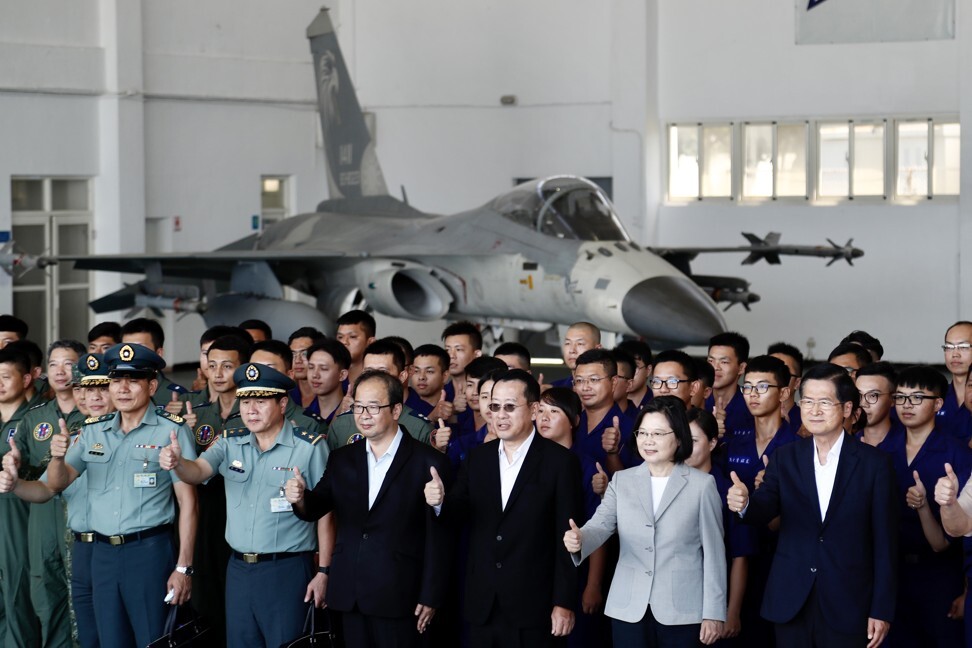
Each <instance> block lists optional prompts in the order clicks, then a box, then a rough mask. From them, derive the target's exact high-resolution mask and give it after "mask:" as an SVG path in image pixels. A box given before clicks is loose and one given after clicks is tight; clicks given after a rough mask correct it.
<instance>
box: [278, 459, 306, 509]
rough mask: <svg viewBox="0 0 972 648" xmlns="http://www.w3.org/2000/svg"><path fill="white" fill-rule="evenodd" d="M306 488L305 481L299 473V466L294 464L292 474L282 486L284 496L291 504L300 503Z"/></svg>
mask: <svg viewBox="0 0 972 648" xmlns="http://www.w3.org/2000/svg"><path fill="white" fill-rule="evenodd" d="M305 490H307V482H305V481H304V478H303V477H302V476H301V474H300V468H298V467H297V466H294V476H293V477H291V478H290V479H288V480H287V484H286V485H285V486H284V497H286V498H287V501H288V502H290V503H291V504H300V503H301V502H303V501H304V491H305Z"/></svg>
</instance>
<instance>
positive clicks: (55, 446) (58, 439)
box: [50, 419, 71, 459]
mask: <svg viewBox="0 0 972 648" xmlns="http://www.w3.org/2000/svg"><path fill="white" fill-rule="evenodd" d="M57 424H58V427H59V428H61V431H60V432H58V433H57V434H55V435H54V436H52V437H51V446H50V450H51V459H63V458H64V457H65V455H67V451H68V448H70V447H71V434H70V433H69V432H68V429H67V423H65V422H64V419H58V420H57Z"/></svg>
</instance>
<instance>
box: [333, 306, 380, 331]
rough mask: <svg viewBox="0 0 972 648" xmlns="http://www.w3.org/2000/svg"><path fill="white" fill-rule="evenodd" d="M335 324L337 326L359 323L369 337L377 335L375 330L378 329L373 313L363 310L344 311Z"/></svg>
mask: <svg viewBox="0 0 972 648" xmlns="http://www.w3.org/2000/svg"><path fill="white" fill-rule="evenodd" d="M335 324H336V325H337V326H354V325H355V324H357V325H358V326H360V327H361V328H362V329H363V330H364V332H365V335H366V336H367V337H375V331H377V330H378V325H377V324H376V323H375V318H374V317H373V316H372V315H371V313H369V312H367V311H363V310H350V311H348V312H347V313H343V314H342V315H341V316H340V317H338V318H337V321H335Z"/></svg>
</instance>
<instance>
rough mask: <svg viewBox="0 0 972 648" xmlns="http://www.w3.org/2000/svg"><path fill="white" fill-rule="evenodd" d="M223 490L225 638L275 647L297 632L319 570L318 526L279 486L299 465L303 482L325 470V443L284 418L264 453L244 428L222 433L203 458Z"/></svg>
mask: <svg viewBox="0 0 972 648" xmlns="http://www.w3.org/2000/svg"><path fill="white" fill-rule="evenodd" d="M201 458H202V459H203V460H204V461H206V463H208V464H209V465H210V466H211V467H212V469H213V470H214V471H215V472H216V473H218V474H219V475H222V477H223V484H224V488H225V491H226V542H227V543H228V544H229V546H230V548H231V549H232V552H233V553H232V557H231V558H230V561H229V567H228V569H227V573H226V618H227V625H226V637H227V645H229V646H261V645H265V646H279V645H281V644H283V643H284V642H286V641H287V640H289V639H292V638H293V637H295V636H297V635H299V634H300V631H301V628H302V627H303V623H304V614H305V612H306V610H307V605H306V603H304V593H305V590H306V588H307V584H308V583H309V582H310V581H311V579H312V578H313V577H314V574H315V572H316V570H315V569H314V568H313V565H312V560H311V558H312V553H313V552H314V551H315V550H316V549H317V524H316V523H314V522H305V521H303V520H301V519H299V518H298V517H297V516H295V515H294V514H293V513H292V508H291V505H290V504H289V503H288V502H287V500H286V499H285V498H284V484H286V482H287V480H288V479H290V478H291V477H292V476H293V473H292V469H293V468H294V467H296V468H299V469H300V472H301V475H302V476H303V477H304V479H305V480H306V482H307V484H308V486H311V485H313V484H317V482H318V481H319V480H320V478H321V476H322V475H323V474H324V467H325V464H326V461H327V444H326V443H325V441H324V438H323V437H322V436H320V435H316V434H310V433H308V432H307V431H306V430H303V429H301V428H297V427H294V426H293V425H292V424H291V423H290V421H285V422H284V424H283V427H282V428H281V430H280V432H278V433H277V436H276V438H275V439H274V441H273V444H272V445H271V446H270V447H269V448H268V449H267V450H261V449H260V447H259V445H258V444H257V440H256V438H255V437H254V436H253V435H252V434H250V431H249V430H247V429H246V428H245V427H241V428H238V429H232V430H227V431H226V433H225V437H224V438H220V439H218V440H217V441H216V443H214V444H213V445H212V446H211V447H210V448H209V449H208V450H206V452H204V453H203V454H202V457H201Z"/></svg>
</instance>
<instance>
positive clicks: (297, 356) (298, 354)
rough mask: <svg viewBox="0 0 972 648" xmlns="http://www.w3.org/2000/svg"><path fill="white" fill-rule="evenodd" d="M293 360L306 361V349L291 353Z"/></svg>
mask: <svg viewBox="0 0 972 648" xmlns="http://www.w3.org/2000/svg"><path fill="white" fill-rule="evenodd" d="M292 353H293V354H294V360H300V359H305V360H306V359H307V349H301V350H299V351H293V352H292Z"/></svg>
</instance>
